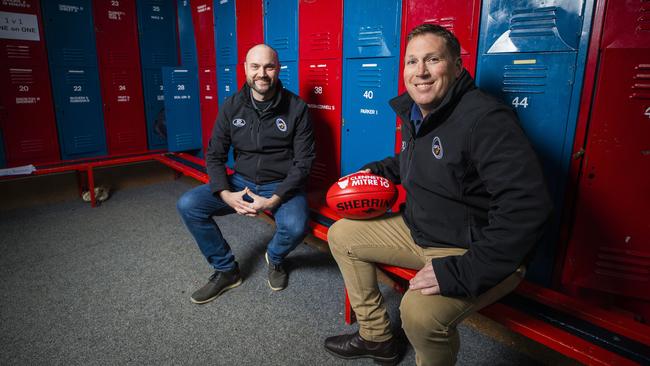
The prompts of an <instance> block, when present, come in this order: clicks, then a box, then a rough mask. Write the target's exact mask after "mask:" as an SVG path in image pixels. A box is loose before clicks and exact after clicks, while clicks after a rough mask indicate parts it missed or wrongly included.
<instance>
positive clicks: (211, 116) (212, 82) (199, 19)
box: [192, 0, 219, 151]
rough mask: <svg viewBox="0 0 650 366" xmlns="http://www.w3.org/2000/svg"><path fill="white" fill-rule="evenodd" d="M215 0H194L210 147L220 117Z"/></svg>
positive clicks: (204, 126) (203, 108)
mask: <svg viewBox="0 0 650 366" xmlns="http://www.w3.org/2000/svg"><path fill="white" fill-rule="evenodd" d="M213 5H214V3H213V1H212V0H202V1H197V2H193V3H192V22H193V23H194V34H195V38H196V49H197V52H198V64H199V97H200V98H201V139H202V146H203V151H207V148H208V142H209V141H210V136H211V135H212V126H213V125H214V121H215V120H216V119H217V111H218V105H219V104H218V100H217V77H216V73H217V66H216V65H217V54H216V50H215V44H214V10H213Z"/></svg>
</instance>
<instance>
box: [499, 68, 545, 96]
mask: <svg viewBox="0 0 650 366" xmlns="http://www.w3.org/2000/svg"><path fill="white" fill-rule="evenodd" d="M503 69H504V70H503V89H502V90H503V91H504V92H506V93H532V94H543V93H544V92H545V90H546V74H547V71H548V68H547V67H546V66H544V65H534V66H533V65H505V66H504V67H503Z"/></svg>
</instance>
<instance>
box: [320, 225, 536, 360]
mask: <svg viewBox="0 0 650 366" xmlns="http://www.w3.org/2000/svg"><path fill="white" fill-rule="evenodd" d="M328 241H329V245H330V248H331V251H332V254H333V255H334V259H336V262H337V263H338V265H339V268H340V270H341V273H342V275H343V280H344V281H345V287H346V288H347V290H348V296H349V298H350V303H351V305H352V309H353V310H354V312H355V313H356V315H357V320H358V322H359V333H360V335H361V337H362V338H363V339H366V340H369V341H374V342H382V341H386V340H388V339H390V338H392V334H391V331H390V323H389V319H388V314H387V313H386V309H385V307H384V305H383V299H382V296H381V292H379V288H378V286H377V274H376V267H375V263H384V264H391V265H395V266H400V267H406V268H411V269H421V268H422V267H423V266H424V265H425V264H426V263H427V262H428V261H429V260H431V258H439V257H446V256H450V255H462V254H463V253H465V251H466V250H465V249H461V248H422V247H420V246H418V245H417V244H415V242H414V241H413V239H412V238H411V234H410V232H409V229H408V227H407V226H406V224H405V223H404V220H403V218H402V216H401V215H399V214H394V215H392V216H389V217H383V218H380V219H374V220H365V221H355V220H346V219H343V220H339V221H337V222H336V223H335V224H334V225H332V227H330V229H329V232H328ZM523 273H524V269H523V267H521V268H520V269H519V270H517V272H515V273H513V274H512V275H510V276H509V277H507V278H506V279H505V280H503V281H502V282H501V283H499V284H497V285H496V286H495V287H493V288H491V289H490V290H488V291H487V292H485V293H483V294H482V295H481V296H479V297H478V298H474V299H470V298H454V297H446V296H442V295H422V294H421V293H420V292H419V291H407V292H406V294H404V297H403V299H402V302H401V305H400V314H401V318H402V327H403V328H404V332H405V333H406V336H407V337H408V339H409V341H410V342H411V344H412V345H413V348H415V353H416V363H417V364H418V365H419V366H429V365H453V364H454V363H455V362H456V356H457V353H458V349H459V346H460V340H459V337H458V331H457V330H456V326H457V325H458V324H459V323H460V322H461V321H462V320H463V319H465V318H466V317H467V316H469V315H470V314H472V313H473V312H475V311H477V310H479V309H481V308H483V307H485V306H487V305H489V304H491V303H493V302H495V301H497V300H498V299H499V298H501V297H503V296H504V295H506V294H508V293H509V292H511V291H512V290H514V289H515V288H516V287H517V285H518V284H519V282H521V279H522V277H523Z"/></svg>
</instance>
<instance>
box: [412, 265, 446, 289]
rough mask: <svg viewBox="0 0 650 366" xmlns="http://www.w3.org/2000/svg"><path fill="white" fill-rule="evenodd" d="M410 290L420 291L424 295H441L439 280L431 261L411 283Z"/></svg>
mask: <svg viewBox="0 0 650 366" xmlns="http://www.w3.org/2000/svg"><path fill="white" fill-rule="evenodd" d="M409 290H420V293H422V295H437V294H439V293H440V287H439V286H438V279H437V278H436V273H435V272H434V271H433V265H432V264H431V261H428V262H427V264H426V265H425V266H424V267H423V268H422V269H421V270H419V271H418V273H417V274H416V275H415V277H413V278H411V280H410V281H409Z"/></svg>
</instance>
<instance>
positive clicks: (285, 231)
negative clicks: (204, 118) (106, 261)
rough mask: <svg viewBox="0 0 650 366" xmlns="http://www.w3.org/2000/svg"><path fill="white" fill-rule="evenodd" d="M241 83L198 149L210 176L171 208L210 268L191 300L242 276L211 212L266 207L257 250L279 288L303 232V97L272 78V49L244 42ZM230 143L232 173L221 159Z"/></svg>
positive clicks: (306, 130)
mask: <svg viewBox="0 0 650 366" xmlns="http://www.w3.org/2000/svg"><path fill="white" fill-rule="evenodd" d="M244 67H245V72H246V84H244V85H243V87H242V88H241V89H240V90H239V91H238V92H237V93H236V94H235V95H233V96H231V97H229V98H228V99H226V101H225V102H224V103H223V105H222V106H221V107H220V108H219V115H218V116H217V120H216V122H215V124H214V127H213V130H212V137H211V139H210V144H209V146H208V151H207V154H206V164H207V171H208V175H209V177H210V182H209V183H208V184H204V185H201V186H198V187H196V188H194V189H192V190H190V191H188V192H186V193H185V194H183V196H181V198H180V199H179V200H178V203H177V208H178V212H179V213H180V216H181V218H182V220H183V222H184V224H185V226H186V227H187V229H188V230H189V232H190V234H192V236H193V237H194V239H195V241H196V243H197V244H198V246H199V249H200V250H201V253H202V254H203V255H204V256H205V258H206V260H207V261H208V263H209V264H210V266H212V268H213V269H214V273H213V274H212V275H211V276H210V278H209V280H208V282H207V283H206V284H205V285H204V286H203V287H201V288H199V289H198V290H196V291H195V292H194V293H193V294H192V296H191V301H192V302H194V303H196V304H205V303H208V302H210V301H212V300H214V299H216V298H217V297H218V296H219V295H221V294H222V293H224V292H225V291H227V290H229V289H231V288H234V287H237V286H239V285H240V284H241V283H242V280H243V279H242V276H241V274H240V272H239V266H238V264H237V261H236V260H235V256H234V254H233V252H232V250H231V248H230V245H228V242H227V241H226V240H225V239H224V237H223V235H222V234H221V231H220V230H219V227H218V226H217V224H216V223H215V222H214V220H213V219H212V216H220V215H227V214H232V213H236V214H238V215H242V216H249V217H254V216H257V215H258V214H259V213H260V212H263V211H269V212H271V213H272V214H273V217H274V218H275V223H276V231H275V234H274V235H273V238H272V239H271V241H270V242H269V243H268V245H267V250H266V253H265V258H266V262H267V263H268V284H269V286H270V287H271V289H272V290H274V291H279V290H282V289H284V288H285V287H286V286H287V283H288V273H287V271H286V267H285V265H284V261H285V258H286V256H287V255H288V254H289V253H290V252H291V251H292V250H293V249H294V248H295V247H296V246H297V245H298V244H300V243H301V242H302V240H303V239H304V237H305V235H306V233H307V228H308V226H307V225H308V224H307V223H308V216H309V211H308V206H307V199H306V197H305V191H304V185H305V181H306V179H307V176H308V175H309V172H310V169H311V165H312V162H313V160H314V158H315V149H314V138H313V132H312V127H311V121H310V118H309V111H308V108H307V105H306V104H305V102H303V101H302V100H301V99H300V98H299V97H298V96H297V95H295V94H293V93H292V92H290V91H288V90H286V89H284V88H283V86H282V82H281V81H280V79H279V78H278V76H279V73H280V62H279V60H278V54H277V52H276V51H275V50H274V49H273V48H271V47H270V46H268V45H265V44H259V45H256V46H254V47H252V48H251V49H250V50H249V51H248V54H247V55H246V62H245V63H244ZM231 147H232V148H233V152H234V157H235V165H234V171H235V173H234V174H232V175H230V176H228V174H227V172H226V161H227V160H228V151H229V149H230V148H231Z"/></svg>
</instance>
